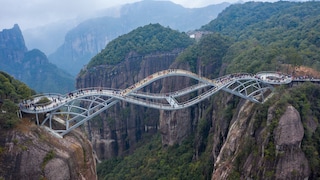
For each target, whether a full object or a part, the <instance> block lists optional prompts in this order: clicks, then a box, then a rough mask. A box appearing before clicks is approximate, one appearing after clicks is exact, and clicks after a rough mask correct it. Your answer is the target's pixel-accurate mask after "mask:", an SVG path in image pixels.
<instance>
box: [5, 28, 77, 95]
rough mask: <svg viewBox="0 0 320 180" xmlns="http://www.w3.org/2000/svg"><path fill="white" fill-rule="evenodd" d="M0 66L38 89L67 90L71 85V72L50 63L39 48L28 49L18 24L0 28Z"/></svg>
mask: <svg viewBox="0 0 320 180" xmlns="http://www.w3.org/2000/svg"><path fill="white" fill-rule="evenodd" d="M0 70H1V71H5V72H7V73H9V74H10V75H11V76H13V77H15V78H16V79H18V80H20V81H22V82H24V83H26V84H28V85H29V86H30V87H31V88H32V89H34V90H36V91H37V92H60V93H67V92H68V91H71V90H73V89H74V81H73V78H72V76H71V75H70V74H68V73H66V72H65V71H63V70H61V69H59V68H57V66H55V65H53V64H52V63H49V61H48V58H47V56H46V55H45V54H44V53H43V52H41V51H40V50H37V49H33V50H31V51H28V49H27V47H26V46H25V43H24V39H23V36H22V33H21V31H20V28H19V26H18V25H14V27H13V28H12V29H4V30H3V31H1V32H0Z"/></svg>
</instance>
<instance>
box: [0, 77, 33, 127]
mask: <svg viewBox="0 0 320 180" xmlns="http://www.w3.org/2000/svg"><path fill="white" fill-rule="evenodd" d="M33 94H35V92H34V91H33V90H31V89H30V88H29V87H28V86H27V85H25V84H24V83H22V82H20V81H18V80H16V79H14V78H13V77H11V76H10V75H8V74H7V73H4V72H1V71H0V129H2V128H5V129H9V128H12V127H14V126H15V124H16V123H17V122H18V121H19V118H18V116H17V110H18V106H17V103H18V102H19V100H21V99H26V98H28V97H30V96H31V95H33Z"/></svg>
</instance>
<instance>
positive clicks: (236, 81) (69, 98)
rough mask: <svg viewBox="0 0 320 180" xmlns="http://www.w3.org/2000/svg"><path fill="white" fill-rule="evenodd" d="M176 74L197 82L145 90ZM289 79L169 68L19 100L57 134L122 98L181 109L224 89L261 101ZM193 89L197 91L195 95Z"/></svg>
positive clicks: (60, 135)
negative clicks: (126, 82) (122, 85)
mask: <svg viewBox="0 0 320 180" xmlns="http://www.w3.org/2000/svg"><path fill="white" fill-rule="evenodd" d="M176 76H182V77H189V78H192V79H194V80H195V81H196V82H197V83H196V84H194V85H192V86H189V87H186V88H184V89H181V90H178V91H174V92H168V93H147V92H143V91H142V89H143V88H144V87H146V86H148V85H149V84H151V83H153V82H155V81H157V80H160V79H163V78H167V77H176ZM290 82H291V77H290V76H286V75H283V74H279V73H272V72H267V73H260V74H256V75H252V74H246V73H241V74H240V73H238V74H231V75H227V76H223V77H219V78H217V79H213V80H211V79H208V78H205V77H201V76H199V75H197V74H194V73H191V72H189V71H185V70H180V69H169V70H164V71H160V72H157V73H154V74H152V75H150V76H148V77H146V78H145V79H143V80H141V81H139V82H137V83H136V84H134V85H132V86H130V87H128V88H127V89H124V90H115V89H106V88H101V87H99V88H86V89H80V90H77V91H74V92H72V93H69V94H67V95H59V94H44V95H38V96H36V97H34V98H33V100H26V101H25V102H24V103H23V104H20V109H21V111H23V112H25V113H32V114H36V118H37V123H38V124H39V117H38V115H39V114H45V118H44V120H43V121H42V123H41V125H43V126H45V127H46V128H47V129H48V130H49V131H51V132H52V133H54V134H55V135H58V136H59V137H63V136H64V135H65V134H67V133H69V132H70V131H71V130H73V129H75V128H77V127H79V126H80V125H82V124H83V123H84V122H86V121H88V120H90V119H91V118H92V117H94V116H96V115H98V114H100V113H101V112H103V111H105V110H107V109H108V108H110V107H111V106H113V105H114V104H116V103H118V102H119V101H124V102H128V103H133V104H137V105H141V106H145V107H149V108H155V109H161V110H178V109H183V108H187V107H190V106H192V105H194V104H197V103H199V102H201V101H203V100H204V99H207V98H208V97H210V96H212V95H213V94H215V93H217V92H218V91H220V90H223V91H226V92H229V93H231V94H234V95H236V96H239V97H241V98H244V99H247V100H249V101H252V102H254V103H262V102H263V101H264V99H265V98H264V94H265V92H266V91H268V90H271V91H272V90H273V86H272V85H275V84H287V83H290ZM193 92H197V93H193ZM192 93H193V94H197V95H196V96H192V95H191V94H192ZM43 97H46V98H48V99H49V100H50V102H48V103H47V104H37V102H38V101H39V100H40V99H41V98H43ZM186 99H187V100H186ZM84 104H85V105H86V106H84ZM52 120H56V121H58V122H61V124H63V128H61V129H56V128H54V127H53V124H52Z"/></svg>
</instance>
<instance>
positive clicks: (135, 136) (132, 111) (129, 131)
mask: <svg viewBox="0 0 320 180" xmlns="http://www.w3.org/2000/svg"><path fill="white" fill-rule="evenodd" d="M179 52H180V51H173V52H168V53H164V54H150V55H147V56H143V57H142V56H139V55H137V54H134V53H131V54H129V55H128V56H127V58H126V60H125V61H124V62H122V63H120V64H118V65H116V66H107V65H106V66H98V67H94V68H92V69H88V70H86V71H85V72H81V73H80V75H79V76H78V78H77V88H84V87H97V86H101V87H110V88H115V89H124V88H127V87H129V86H131V85H132V84H134V83H136V82H138V81H139V80H141V79H143V78H145V77H147V76H149V75H150V74H153V73H155V72H157V71H161V70H165V69H168V68H169V66H170V65H171V64H172V62H173V61H174V60H175V58H176V57H177V55H178V54H179ZM161 88H162V83H159V82H158V83H157V82H156V83H154V84H153V85H152V86H148V87H146V88H145V90H146V91H147V92H148V91H150V92H160V90H161ZM94 119H96V120H91V121H89V122H88V123H87V124H86V131H87V133H88V135H89V138H90V140H91V142H92V145H93V148H94V150H95V152H96V154H97V156H98V158H99V159H108V158H111V157H113V156H116V155H122V154H125V153H128V152H132V151H133V150H134V148H135V146H136V143H137V142H138V141H139V140H140V139H141V138H142V136H143V135H144V134H153V133H155V132H156V131H157V129H158V128H159V111H158V110H155V109H148V108H144V107H141V106H136V105H132V104H127V103H124V102H120V103H118V104H116V105H115V106H114V107H112V108H110V109H108V110H107V111H106V112H105V113H102V114H100V115H99V118H94ZM160 125H161V123H160Z"/></svg>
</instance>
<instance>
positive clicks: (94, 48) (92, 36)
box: [49, 1, 229, 75]
mask: <svg viewBox="0 0 320 180" xmlns="http://www.w3.org/2000/svg"><path fill="white" fill-rule="evenodd" d="M227 6H229V4H228V3H222V4H217V5H210V6H207V7H203V8H184V7H182V6H180V5H177V4H174V3H172V2H169V1H141V2H137V3H132V4H127V5H124V6H122V7H121V8H120V10H119V12H118V16H116V17H110V16H104V17H99V18H94V19H89V20H87V21H85V22H83V23H81V24H79V25H78V26H77V27H75V28H73V29H72V30H70V31H69V32H68V33H67V35H66V36H65V41H64V43H63V44H62V45H61V46H60V47H59V48H58V49H57V50H56V51H55V52H54V53H52V54H50V55H49V60H50V62H53V63H54V64H56V65H57V66H58V67H60V68H62V69H65V70H67V71H68V72H70V73H71V74H72V75H76V74H78V73H79V71H80V69H81V68H83V66H84V65H86V64H87V63H88V62H89V61H90V59H91V58H92V57H93V56H95V55H96V54H97V53H99V52H100V51H101V50H102V49H104V48H105V46H106V45H107V44H108V42H110V41H111V40H113V39H115V38H117V37H118V36H121V35H123V34H126V33H128V32H130V31H132V30H133V29H135V28H137V27H139V26H144V25H147V24H150V23H159V24H161V25H162V26H165V27H167V26H168V27H170V28H172V29H175V30H179V31H184V32H186V31H189V30H194V29H196V28H199V27H200V26H202V25H204V24H206V23H208V22H210V21H211V20H212V19H214V18H215V17H216V16H217V15H218V13H220V12H221V11H222V10H223V9H224V8H225V7H227Z"/></svg>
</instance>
